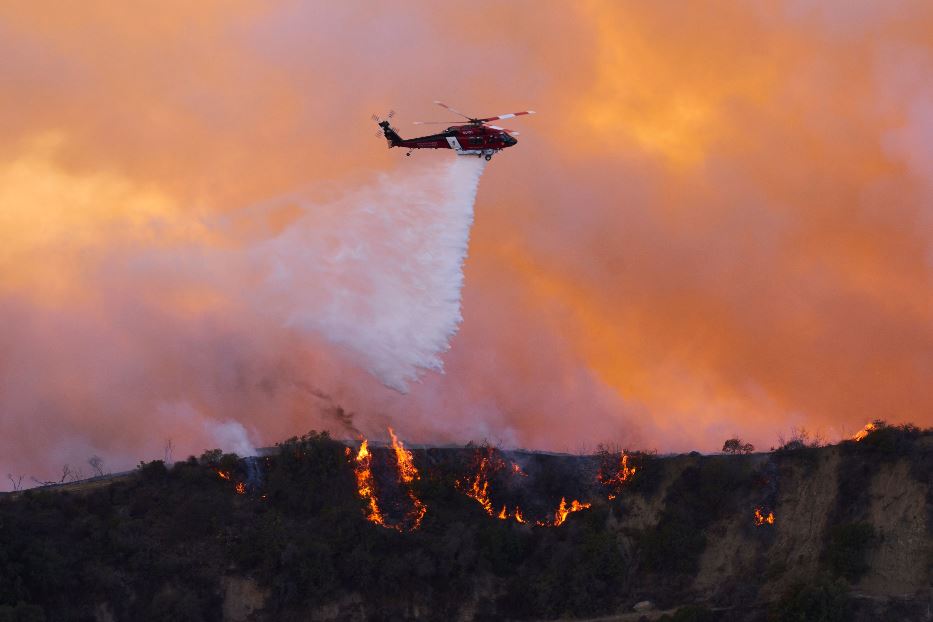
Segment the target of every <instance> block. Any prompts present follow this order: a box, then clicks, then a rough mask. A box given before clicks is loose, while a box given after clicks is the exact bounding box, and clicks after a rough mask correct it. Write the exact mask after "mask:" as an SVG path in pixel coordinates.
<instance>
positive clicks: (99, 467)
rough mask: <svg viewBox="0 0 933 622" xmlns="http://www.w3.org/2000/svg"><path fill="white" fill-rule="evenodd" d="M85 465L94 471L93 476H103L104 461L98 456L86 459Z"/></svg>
mask: <svg viewBox="0 0 933 622" xmlns="http://www.w3.org/2000/svg"><path fill="white" fill-rule="evenodd" d="M87 463H88V464H89V465H91V468H92V469H94V475H96V476H97V477H103V476H104V459H103V458H101V457H100V456H98V455H96V454H95V455H93V456H91V457H90V458H88V459H87Z"/></svg>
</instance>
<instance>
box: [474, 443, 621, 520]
mask: <svg viewBox="0 0 933 622" xmlns="http://www.w3.org/2000/svg"><path fill="white" fill-rule="evenodd" d="M495 451H496V450H495V449H494V448H492V447H482V448H480V449H478V450H477V453H476V456H475V457H474V464H476V468H475V470H474V472H473V475H471V476H470V477H467V478H464V479H461V480H457V482H456V486H457V488H458V489H460V490H461V491H463V493H464V494H465V495H466V496H468V497H470V498H471V499H474V500H476V502H477V503H479V504H480V505H481V506H482V507H483V510H484V511H485V512H486V514H488V515H489V516H492V517H494V518H498V519H499V520H509V519H515V522H516V523H519V524H525V522H526V521H525V515H524V514H523V513H522V509H521V507H519V506H515V510H514V511H512V512H511V513H510V512H509V510H508V506H506V505H503V506H502V509H501V510H499V511H498V512H496V510H495V508H494V507H493V504H492V500H491V499H490V498H489V479H490V477H491V476H492V475H493V474H494V473H496V472H497V471H499V470H501V469H504V468H505V467H506V462H505V460H503V459H502V458H498V457H496V456H495ZM477 458H478V460H477ZM623 464H627V463H625V462H623ZM626 468H627V467H626ZM629 471H630V472H631V473H634V472H635V469H634V468H632V469H629ZM509 473H510V474H511V475H517V476H521V477H528V474H527V473H525V472H524V471H523V470H522V468H521V467H520V466H519V465H518V464H517V463H515V462H512V463H511V466H510V467H509ZM629 476H630V475H626V477H629ZM589 507H591V504H590V503H583V502H580V501H577V500H574V501H572V502H571V503H570V505H569V506H568V505H567V499H566V497H562V498H561V500H560V505H559V506H558V508H557V511H556V512H555V513H554V519H553V520H552V521H535V523H534V524H535V525H536V526H538V527H560V526H561V525H563V524H564V521H566V520H567V516H568V515H569V514H571V513H573V512H579V511H581V510H585V509H587V508H589Z"/></svg>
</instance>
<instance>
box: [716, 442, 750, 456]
mask: <svg viewBox="0 0 933 622" xmlns="http://www.w3.org/2000/svg"><path fill="white" fill-rule="evenodd" d="M753 451H755V446H754V445H752V444H751V443H743V442H742V439H740V438H730V439H729V440H727V441H726V442H725V443H723V444H722V453H724V454H750V453H752V452H753Z"/></svg>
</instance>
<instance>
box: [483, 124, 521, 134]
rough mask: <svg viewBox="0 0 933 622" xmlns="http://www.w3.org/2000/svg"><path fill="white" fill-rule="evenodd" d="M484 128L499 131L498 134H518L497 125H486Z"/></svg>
mask: <svg viewBox="0 0 933 622" xmlns="http://www.w3.org/2000/svg"><path fill="white" fill-rule="evenodd" d="M486 127H491V128H492V129H494V130H499V131H500V132H505V133H506V134H511V135H513V136H518V132H516V131H515V130H510V129H509V128H507V127H499V126H498V125H487V126H486Z"/></svg>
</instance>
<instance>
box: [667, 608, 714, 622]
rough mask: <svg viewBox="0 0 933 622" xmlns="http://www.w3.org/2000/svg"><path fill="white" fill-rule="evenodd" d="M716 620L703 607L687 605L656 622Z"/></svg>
mask: <svg viewBox="0 0 933 622" xmlns="http://www.w3.org/2000/svg"><path fill="white" fill-rule="evenodd" d="M716 620H718V618H717V617H716V614H714V613H713V612H712V611H711V610H710V609H709V608H707V607H704V606H703V605H687V606H686V607H680V608H679V609H678V610H677V611H675V612H674V615H673V616H671V615H668V614H666V613H665V614H664V615H663V616H661V617H660V618H659V620H658V622H715V621H716Z"/></svg>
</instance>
